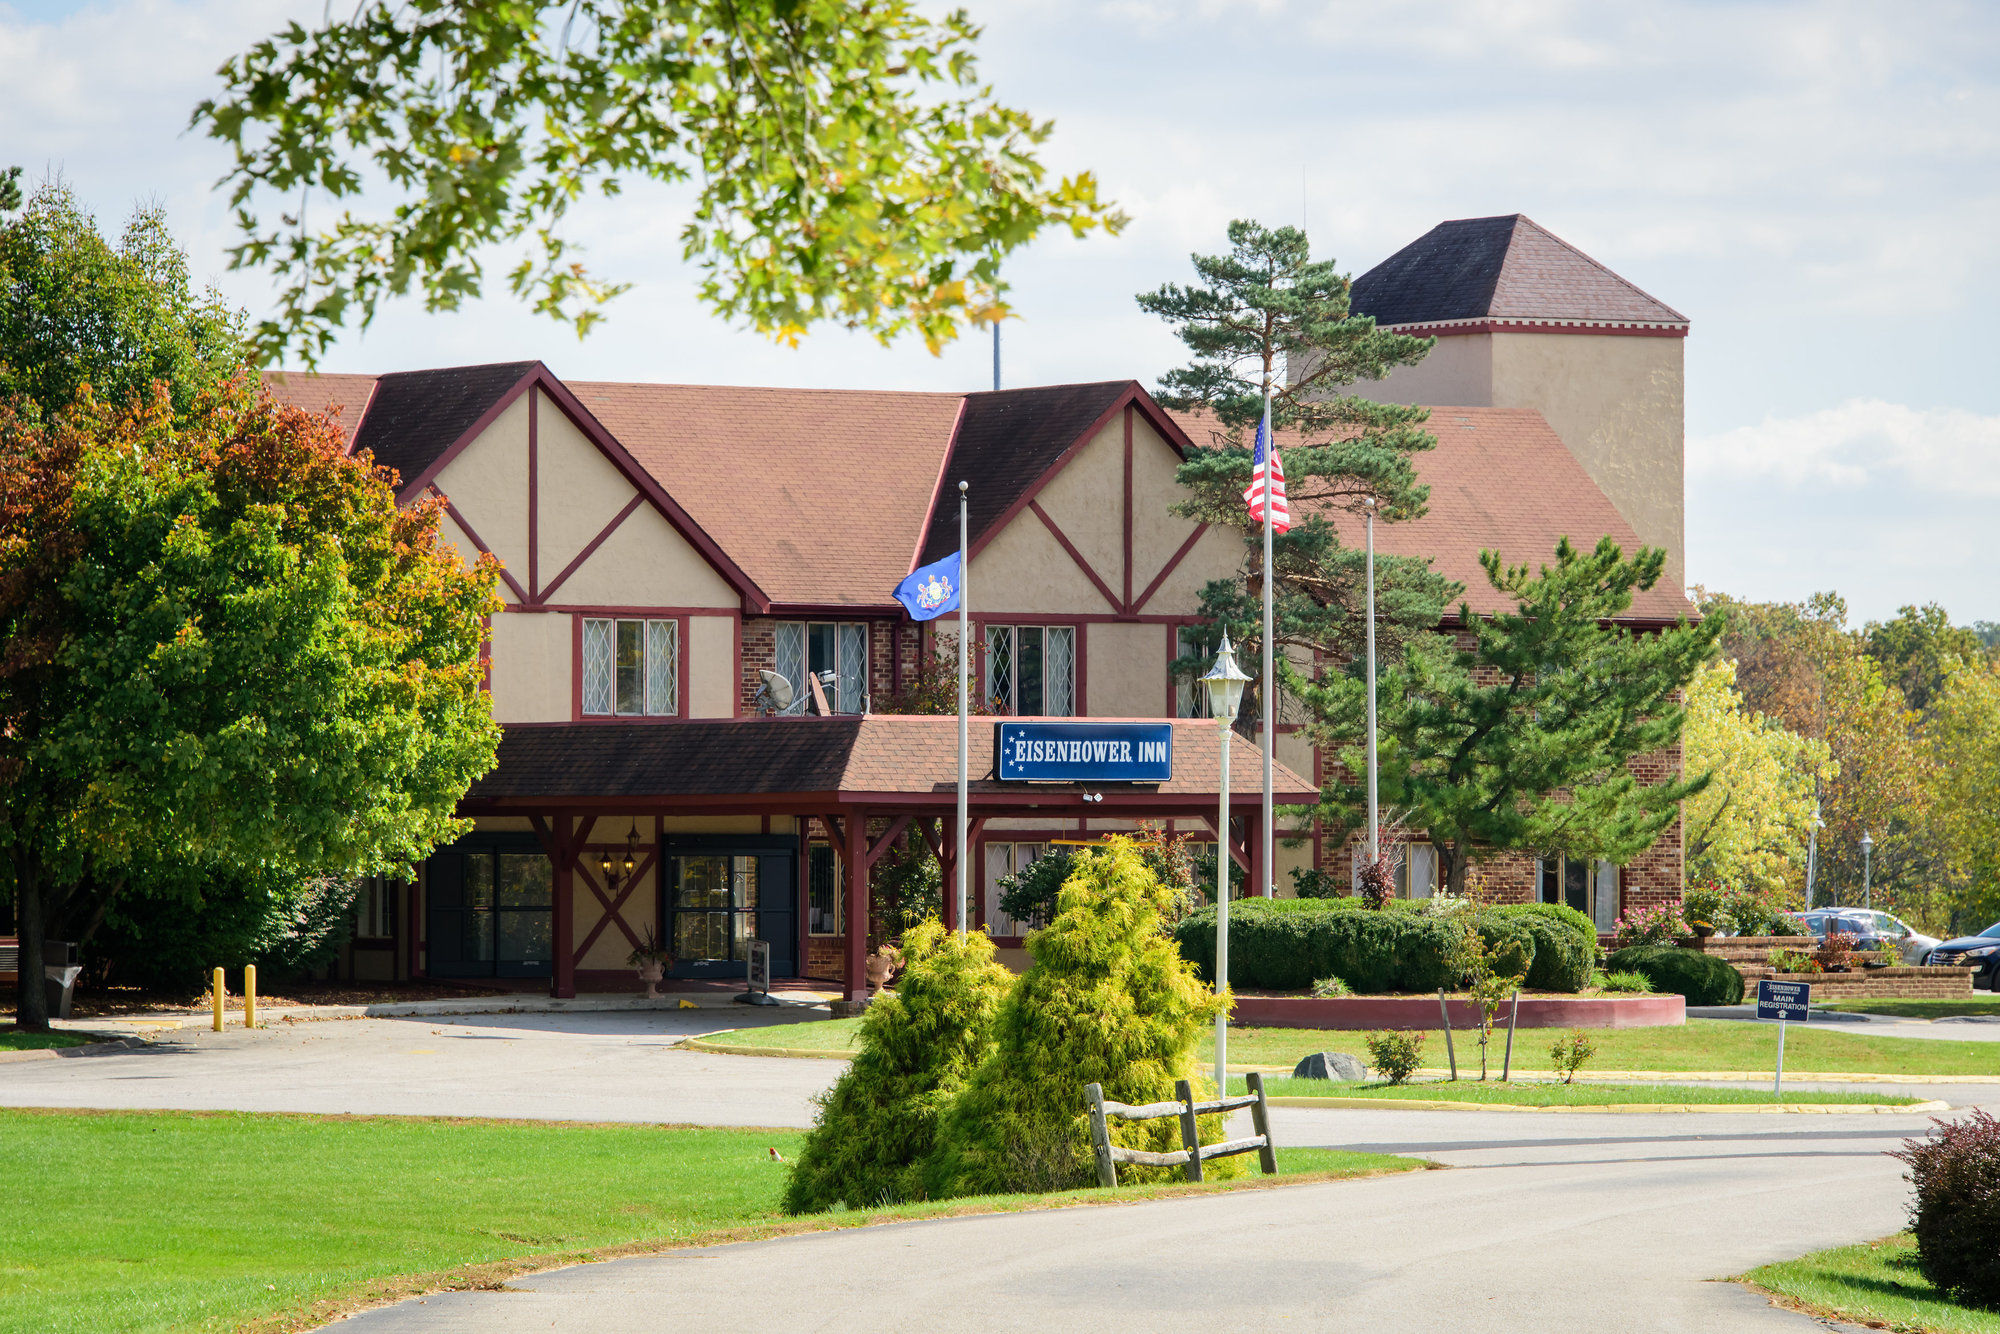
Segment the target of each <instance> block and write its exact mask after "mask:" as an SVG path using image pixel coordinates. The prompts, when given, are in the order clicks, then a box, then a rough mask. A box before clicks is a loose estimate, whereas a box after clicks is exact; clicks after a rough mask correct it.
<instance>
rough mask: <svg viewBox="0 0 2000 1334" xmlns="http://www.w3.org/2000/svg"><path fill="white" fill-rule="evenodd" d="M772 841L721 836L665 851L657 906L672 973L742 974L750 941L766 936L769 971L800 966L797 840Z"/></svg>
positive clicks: (784, 972) (790, 971) (788, 971)
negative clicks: (668, 950) (659, 911)
mask: <svg viewBox="0 0 2000 1334" xmlns="http://www.w3.org/2000/svg"><path fill="white" fill-rule="evenodd" d="M689 842H690V843H691V842H692V840H690V841H689ZM769 844H770V845H772V846H767V845H766V841H765V840H764V839H763V838H762V837H760V836H754V835H753V836H750V837H747V838H745V839H744V840H742V842H740V843H739V842H737V841H735V840H728V841H726V842H725V841H724V840H722V839H720V838H718V839H717V840H716V841H715V842H714V843H705V844H698V845H694V846H688V845H686V844H684V845H683V846H682V847H680V848H678V849H676V850H673V851H671V852H670V853H669V855H668V857H667V864H666V874H665V875H664V876H663V877H662V878H661V896H660V897H661V904H660V907H661V920H662V921H664V922H665V923H666V925H667V945H668V948H669V949H671V950H672V951H673V955H674V971H673V975H674V976H675V977H743V976H745V975H746V974H747V973H748V972H749V964H750V942H751V941H753V940H765V941H769V942H770V945H771V973H772V976H774V977H790V976H793V975H794V974H795V973H796V972H797V971H798V968H797V959H798V944H797V941H796V940H795V939H794V936H795V933H796V930H797V924H798V915H797V909H796V906H795V901H796V899H797V898H798V893H799V887H798V885H797V883H796V881H797V879H798V861H797V857H796V853H795V851H794V849H795V848H796V846H797V845H796V842H795V841H793V840H785V841H784V843H783V844H779V841H778V840H777V839H775V838H773V839H770V840H769Z"/></svg>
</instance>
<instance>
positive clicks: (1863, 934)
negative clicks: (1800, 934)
mask: <svg viewBox="0 0 2000 1334" xmlns="http://www.w3.org/2000/svg"><path fill="white" fill-rule="evenodd" d="M1791 916H1792V917H1793V918H1795V919H1797V920H1798V921H1799V922H1801V923H1803V924H1804V926H1805V929H1806V930H1808V931H1810V932H1811V933H1812V934H1813V935H1814V936H1816V937H1818V938H1819V939H1821V940H1824V939H1826V936H1827V933H1828V932H1829V931H1845V932H1846V933H1847V934H1848V935H1850V936H1853V937H1854V948H1855V949H1857V950H1875V949H1881V948H1882V947H1883V946H1885V945H1886V946H1888V947H1889V948H1890V949H1893V950H1895V951H1896V957H1898V958H1899V959H1901V960H1902V961H1903V962H1904V963H1906V964H1910V965H1918V964H1922V963H1924V962H1925V961H1926V960H1928V959H1929V957H1930V954H1931V951H1932V950H1934V949H1936V948H1937V945H1938V938H1937V937H1936V936H1927V935H1924V934H1923V933H1921V932H1919V931H1917V930H1915V929H1914V928H1912V927H1911V926H1910V925H1909V923H1907V922H1905V921H1903V919H1902V918H1900V917H1897V916H1895V915H1893V914H1891V913H1885V912H1878V911H1876V910H1874V909H1872V908H1813V909H1809V910H1808V911H1806V912H1799V913H1792V914H1791Z"/></svg>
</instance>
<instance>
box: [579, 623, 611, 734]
mask: <svg viewBox="0 0 2000 1334" xmlns="http://www.w3.org/2000/svg"><path fill="white" fill-rule="evenodd" d="M583 711H584V712H585V713H609V712H611V622H610V621H585V622H584V623H583Z"/></svg>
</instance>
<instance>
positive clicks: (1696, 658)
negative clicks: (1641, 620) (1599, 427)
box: [1312, 538, 1726, 894]
mask: <svg viewBox="0 0 2000 1334" xmlns="http://www.w3.org/2000/svg"><path fill="white" fill-rule="evenodd" d="M1480 564H1481V565H1482V566H1483V567H1484V568H1485V570H1486V577H1487V579H1488V580H1489V581H1490V582H1491V583H1492V585H1493V587H1494V588H1495V589H1497V590H1499V591H1500V592H1502V593H1505V594H1507V595H1508V596H1510V597H1512V598H1513V599H1514V601H1515V603H1516V606H1515V608H1514V610H1512V611H1506V612H1501V613H1499V614H1497V615H1494V616H1490V617H1478V616H1475V615H1474V614H1473V612H1472V609H1471V608H1470V607H1469V606H1463V605H1461V607H1460V610H1459V616H1460V618H1461V621H1462V623H1463V624H1464V625H1465V626H1466V627H1467V633H1468V634H1469V635H1470V636H1471V637H1472V641H1473V643H1472V647H1470V648H1453V649H1448V650H1444V651H1439V650H1438V649H1437V648H1436V647H1435V646H1434V645H1429V644H1413V645H1411V646H1410V648H1409V649H1408V650H1407V651H1406V653H1405V655H1404V661H1403V663H1402V665H1401V666H1400V667H1399V668H1398V669H1397V670H1396V671H1395V672H1392V673H1390V674H1389V675H1388V677H1387V678H1386V679H1385V680H1384V681H1383V683H1382V690H1381V698H1382V699H1383V700H1384V701H1385V705H1386V706H1385V708H1384V709H1383V714H1382V729H1381V738H1382V752H1381V790H1382V802H1383V805H1384V806H1385V807H1395V808H1401V809H1404V810H1406V811H1407V812H1408V815H1407V821H1406V823H1407V826H1408V827H1409V828H1410V829H1411V830H1413V831H1422V832H1424V833H1425V834H1427V835H1428V836H1429V838H1430V841H1431V844H1432V846H1434V847H1435V848H1436V849H1437V855H1438V870H1439V874H1440V878H1441V880H1443V881H1444V882H1445V884H1446V885H1447V886H1448V887H1449V889H1450V891H1451V892H1452V893H1454V894H1462V893H1464V892H1465V884H1466V872H1467V870H1468V868H1469V867H1470V865H1471V863H1472V862H1474V861H1476V860H1478V859H1480V858H1483V857H1485V856H1487V855H1488V854H1490V853H1492V852H1496V851H1502V850H1508V849H1514V850H1524V851H1533V852H1537V853H1544V854H1553V853H1563V854H1566V855H1568V856H1570V857H1573V858H1587V859H1593V860H1594V859H1599V858H1602V859H1605V860H1609V861H1618V862H1622V861H1626V860H1629V859H1630V858H1632V857H1634V856H1636V855H1637V854H1639V853H1640V852H1643V851H1644V850H1645V849H1647V848H1648V847H1651V846H1652V844H1653V843H1654V841H1655V840H1656V839H1658V838H1659V836H1660V835H1661V834H1662V833H1663V832H1665V830H1666V828H1667V827H1668V826H1669V825H1671V824H1672V823H1673V822H1674V821H1675V820H1676V819H1677V818H1679V814H1680V802H1681V801H1682V800H1683V799H1685V798H1687V797H1689V796H1692V795H1694V794H1695V793H1697V792H1700V791H1701V790H1702V789H1703V788H1704V787H1705V786H1706V785H1707V781H1708V780H1707V775H1705V774H1701V775H1696V776H1694V777H1692V778H1685V779H1684V778H1681V777H1679V776H1677V775H1670V776H1668V777H1666V778H1664V779H1662V780H1660V781H1658V782H1643V781H1641V780H1640V779H1639V778H1638V777H1637V776H1636V775H1635V774H1634V773H1633V772H1632V771H1631V768H1630V767H1629V765H1630V762H1631V761H1632V760H1634V759H1636V758H1638V757H1640V756H1644V755H1650V754H1654V753H1656V752H1658V751H1660V750H1663V749H1665V748H1667V747H1669V746H1671V745H1673V744H1674V742H1675V741H1677V740H1678V739H1679V737H1680V734H1681V726H1682V721H1683V718H1684V716H1685V709H1684V707H1683V706H1682V704H1681V703H1680V701H1679V698H1678V695H1679V692H1681V691H1682V690H1684V689H1685V688H1686V686H1687V684H1688V683H1689V682H1690V681H1691V680H1692V679H1693V678H1694V675H1695V673H1696V672H1697V671H1698V670H1700V668H1701V666H1702V664H1703V663H1705V662H1707V661H1708V660H1709V658H1710V657H1711V656H1713V654H1714V652H1715V644H1716V641H1717V640H1718V639H1719V638H1720V636H1721V634H1722V631H1723V628H1724V626H1725V624H1726V620H1725V618H1723V617H1713V618H1710V619H1708V620H1706V621H1703V622H1702V623H1700V624H1698V625H1689V624H1687V623H1686V621H1685V620H1683V621H1681V622H1680V623H1679V624H1677V625H1674V626H1671V627H1668V628H1665V629H1662V630H1659V631H1650V630H1646V631H1635V630H1631V629H1628V628H1626V627H1623V626H1619V625H1615V624H1613V623H1612V622H1613V621H1614V619H1615V618H1617V617H1619V616H1622V615H1623V614H1624V613H1625V612H1626V611H1627V610H1629V609H1630V607H1631V605H1632V593H1633V591H1634V590H1635V589H1647V588H1651V587H1652V586H1653V584H1654V583H1655V582H1657V581H1658V579H1659V577H1660V574H1661V571H1662V570H1663V569H1664V568H1665V564H1666V553H1665V552H1663V551H1661V550H1658V549H1657V548H1651V547H1642V548H1641V549H1640V550H1639V553H1638V554H1637V555H1636V556H1633V557H1631V558H1630V559H1627V558H1626V556H1625V554H1624V553H1623V552H1622V551H1621V550H1620V549H1619V547H1618V545H1617V544H1616V543H1615V542H1613V541H1612V540H1611V539H1610V538H1605V539H1603V540H1602V541H1600V542H1599V543H1598V544H1597V547H1596V549H1595V550H1593V551H1590V552H1587V553H1586V552H1579V551H1577V550H1576V549H1575V548H1574V547H1573V546H1571V545H1570V543H1569V540H1568V539H1567V538H1565V539H1563V540H1562V541H1561V542H1560V543H1558V544H1557V547H1556V560H1555V564H1554V565H1552V566H1548V565H1545V566H1543V567H1541V569H1540V571H1539V572H1538V573H1530V571H1529V570H1528V568H1527V567H1526V566H1524V565H1523V566H1508V565H1505V564H1503V563H1502V561H1501V559H1500V557H1499V555H1498V554H1497V553H1495V552H1491V551H1487V552H1482V553H1481V555H1480ZM1312 730H1313V731H1314V732H1315V740H1316V741H1319V742H1320V743H1321V744H1336V745H1337V744H1339V743H1341V742H1343V741H1345V742H1348V749H1347V750H1345V751H1343V752H1342V758H1343V760H1344V761H1345V763H1346V765H1347V767H1348V768H1349V769H1350V770H1351V771H1352V772H1354V773H1357V774H1358V773H1360V772H1361V768H1360V758H1359V755H1358V753H1357V749H1356V747H1355V746H1354V745H1353V743H1352V740H1351V739H1350V738H1349V737H1346V736H1342V735H1339V734H1337V733H1332V729H1329V728H1328V727H1327V726H1326V725H1325V724H1316V725H1315V726H1314V728H1313V729H1312ZM1330 733H1332V734H1330ZM1355 786H1356V785H1354V784H1352V783H1350V782H1348V781H1346V780H1345V779H1344V777H1343V778H1337V779H1336V780H1335V781H1334V782H1333V783H1330V784H1329V785H1328V795H1329V797H1330V798H1333V800H1332V801H1331V802H1330V804H1329V806H1328V807H1324V808H1323V812H1325V811H1330V812H1333V813H1336V814H1337V813H1338V812H1340V811H1342V810H1345V811H1352V810H1353V809H1354V808H1355V806H1356V805H1357V804H1358V803H1359V801H1360V795H1359V793H1358V792H1357V791H1356V790H1355ZM1347 823H1348V824H1350V825H1351V824H1352V818H1351V816H1350V817H1349V818H1348V820H1347Z"/></svg>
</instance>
